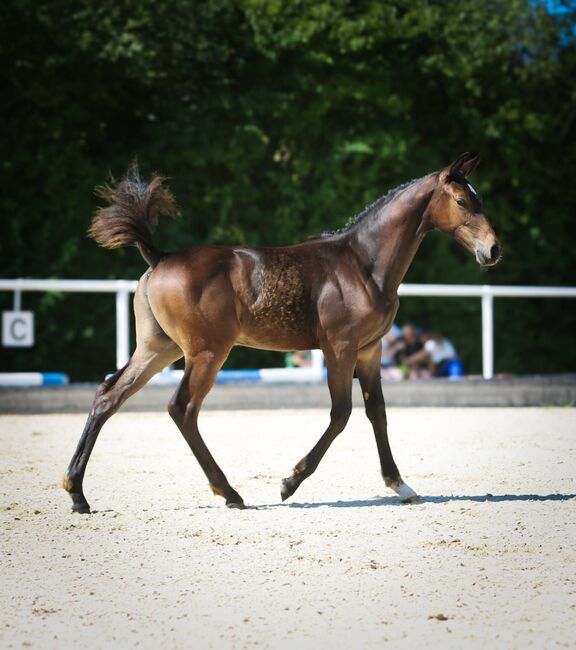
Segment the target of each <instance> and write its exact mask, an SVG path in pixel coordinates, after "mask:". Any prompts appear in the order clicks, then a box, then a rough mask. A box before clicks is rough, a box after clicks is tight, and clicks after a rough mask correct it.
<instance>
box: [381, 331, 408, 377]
mask: <svg viewBox="0 0 576 650" xmlns="http://www.w3.org/2000/svg"><path fill="white" fill-rule="evenodd" d="M401 334H402V331H401V329H400V328H399V327H398V325H396V324H393V325H392V327H391V328H390V330H389V331H388V332H387V333H386V334H385V335H384V336H383V337H382V355H381V357H380V376H381V377H382V379H384V380H385V381H402V379H404V374H403V373H402V369H401V368H399V367H398V365H397V364H396V356H397V354H398V352H399V351H400V350H401V349H402V348H403V347H404V342H403V341H402V337H401Z"/></svg>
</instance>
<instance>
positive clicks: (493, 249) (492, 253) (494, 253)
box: [476, 241, 502, 266]
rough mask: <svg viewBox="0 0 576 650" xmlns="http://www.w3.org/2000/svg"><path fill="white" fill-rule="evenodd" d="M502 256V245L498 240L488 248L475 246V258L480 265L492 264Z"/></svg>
mask: <svg viewBox="0 0 576 650" xmlns="http://www.w3.org/2000/svg"><path fill="white" fill-rule="evenodd" d="M501 257H502V247H501V246H500V242H498V241H496V242H494V244H492V246H490V248H483V247H480V246H478V247H477V248H476V260H477V261H478V264H480V266H494V265H495V264H497V263H498V262H499V260H500V258H501Z"/></svg>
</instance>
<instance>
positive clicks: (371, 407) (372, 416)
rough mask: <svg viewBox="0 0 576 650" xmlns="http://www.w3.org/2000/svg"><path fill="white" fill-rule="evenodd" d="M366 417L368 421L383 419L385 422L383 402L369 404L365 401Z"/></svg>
mask: <svg viewBox="0 0 576 650" xmlns="http://www.w3.org/2000/svg"><path fill="white" fill-rule="evenodd" d="M365 410H366V417H367V418H368V419H369V420H370V422H377V421H384V422H386V406H385V405H384V403H383V402H380V403H377V404H370V403H369V402H366V407H365Z"/></svg>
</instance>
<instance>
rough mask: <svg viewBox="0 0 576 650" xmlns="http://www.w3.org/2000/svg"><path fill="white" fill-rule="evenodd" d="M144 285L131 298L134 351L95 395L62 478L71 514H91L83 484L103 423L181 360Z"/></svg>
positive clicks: (177, 348)
mask: <svg viewBox="0 0 576 650" xmlns="http://www.w3.org/2000/svg"><path fill="white" fill-rule="evenodd" d="M145 283H146V279H145V278H144V279H143V280H141V281H140V284H139V285H138V290H137V292H136V296H135V298H134V314H135V316H136V341H137V344H136V351H135V352H134V354H133V355H132V357H131V358H130V360H129V361H128V363H127V364H126V365H125V366H124V368H121V369H120V370H117V371H116V372H115V373H114V374H113V375H112V376H111V377H109V378H108V379H106V380H105V381H104V382H103V383H102V384H101V385H100V386H99V388H98V390H97V391H96V396H95V398H94V403H93V405H92V410H91V411H90V415H89V416H88V420H87V421H86V425H85V427H84V431H83V433H82V435H81V437H80V442H79V443H78V447H77V449H76V451H75V453H74V455H73V456H72V460H71V461H70V465H69V467H68V471H67V472H66V475H65V477H64V481H63V487H64V489H65V490H66V491H67V492H68V493H69V494H70V496H71V497H72V510H73V511H74V512H90V506H89V505H88V502H87V501H86V498H85V496H84V491H83V489H82V483H83V480H84V473H85V472H86V465H87V464H88V460H89V458H90V454H91V453H92V449H93V448H94V445H95V443H96V439H97V437H98V434H99V433H100V429H101V428H102V426H103V425H104V423H105V422H106V420H108V419H109V418H110V417H111V416H112V415H113V414H114V413H116V411H117V410H118V409H119V408H120V406H121V405H122V404H123V403H124V402H125V401H126V400H127V399H128V398H129V397H130V396H131V395H133V394H134V393H136V392H137V391H138V390H140V388H142V386H144V385H145V384H146V383H147V382H148V381H149V380H150V379H151V378H152V377H153V376H154V375H155V374H156V373H157V372H159V371H160V370H162V369H163V368H165V367H166V366H167V365H169V364H170V363H173V362H174V361H176V360H178V359H180V358H181V357H182V351H181V350H180V348H179V347H178V346H177V345H176V344H175V343H174V341H172V339H170V338H168V336H166V334H165V333H164V332H163V331H162V329H161V328H160V326H159V325H158V323H157V321H156V319H155V318H154V315H153V313H152V310H151V309H150V305H149V304H148V300H147V298H146V296H145Z"/></svg>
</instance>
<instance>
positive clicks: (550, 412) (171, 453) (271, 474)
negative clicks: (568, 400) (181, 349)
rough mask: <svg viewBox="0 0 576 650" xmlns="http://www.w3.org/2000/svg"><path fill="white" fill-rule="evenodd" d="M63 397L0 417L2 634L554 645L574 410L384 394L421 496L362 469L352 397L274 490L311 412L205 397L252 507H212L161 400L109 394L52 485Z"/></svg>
mask: <svg viewBox="0 0 576 650" xmlns="http://www.w3.org/2000/svg"><path fill="white" fill-rule="evenodd" d="M83 421H84V418H83V416H79V415H29V416H17V415H14V416H1V417H0V494H1V504H0V505H1V510H0V517H1V520H2V521H1V524H2V530H1V534H2V554H1V556H0V561H1V568H2V575H1V589H0V612H1V614H0V616H1V621H0V647H2V648H21V647H37V648H64V647H68V648H132V647H138V648H155V649H156V648H194V649H201V648H223V649H228V648H252V647H260V648H288V647H296V648H299V649H307V648H310V649H312V648H315V649H316V648H330V649H332V648H337V649H338V648H342V649H344V648H345V649H348V648H382V647H385V646H389V647H391V648H422V647H426V648H440V647H441V648H443V649H445V648H463V647H464V648H523V649H524V648H527V647H528V646H530V645H532V646H533V647H534V648H554V647H572V648H573V647H575V645H576V496H575V495H576V471H575V470H576V453H575V452H576V410H574V409H554V408H551V409H536V408H534V409H411V410H407V409H406V410H405V409H390V411H389V426H390V437H391V443H392V447H393V450H394V453H395V456H396V460H397V462H398V465H399V467H400V469H401V471H402V473H403V475H404V478H405V479H406V481H407V482H408V483H410V484H411V485H412V487H414V488H415V489H416V490H417V491H418V492H419V493H420V494H421V495H422V496H423V500H422V502H421V503H419V504H417V505H410V506H406V505H400V504H399V502H398V499H397V497H395V496H394V495H393V494H392V493H390V492H389V491H388V490H387V489H386V488H385V487H384V485H383V483H382V481H381V479H380V476H379V467H378V460H377V455H376V450H375V445H374V441H373V437H372V433H371V430H370V427H369V425H368V422H367V421H366V420H365V418H364V416H363V413H362V412H361V411H354V413H353V415H352V418H351V420H350V423H349V425H348V427H347V429H346V431H345V432H344V433H343V434H342V435H341V436H340V437H339V438H338V439H337V440H336V442H335V443H334V445H333V446H332V448H331V449H330V450H329V452H328V454H327V455H326V457H325V458H324V460H323V461H322V463H321V464H320V467H319V469H318V471H317V472H316V474H315V475H314V476H312V477H311V478H310V479H308V480H307V481H306V482H305V483H304V484H303V485H302V486H301V487H300V489H299V491H298V492H297V493H296V494H295V495H294V497H293V498H292V499H291V501H289V502H287V503H286V504H282V503H281V502H280V497H279V483H280V480H281V478H282V477H284V476H287V475H288V474H289V472H290V469H291V467H292V466H293V465H294V464H295V463H296V461H298V460H299V459H300V457H301V456H302V455H303V454H304V453H305V452H307V451H308V450H309V449H310V448H311V447H312V445H313V444H314V443H315V441H316V440H317V438H318V437H319V435H320V433H321V431H322V430H323V428H324V426H325V425H326V424H327V413H326V411H324V410H322V411H317V410H303V411H289V410H276V411H242V412H237V413H234V412H220V411H213V412H207V413H204V414H203V415H202V416H201V426H202V428H203V432H204V437H205V439H206V442H207V444H208V446H209V447H210V449H211V450H212V453H213V454H214V456H215V457H216V459H217V460H218V462H219V463H220V465H221V466H222V468H223V469H224V471H225V472H226V474H227V476H228V478H229V480H230V482H231V484H232V485H233V486H234V487H235V488H236V489H237V490H238V491H239V492H240V494H241V495H242V496H243V497H244V499H245V501H246V503H247V504H250V505H251V506H253V507H252V508H249V509H247V510H244V511H232V510H228V509H227V508H225V507H224V503H223V501H222V500H221V499H219V498H217V497H214V496H213V495H212V494H211V492H210V491H209V489H208V487H207V482H206V479H205V477H204V475H203V474H202V472H201V470H200V468H199V466H198V465H197V463H196V461H195V460H194V458H193V457H192V455H191V454H190V452H189V450H188V448H187V447H186V445H185V443H184V441H183V439H182V438H181V436H180V434H179V433H178V431H177V430H176V428H175V426H174V425H173V424H172V421H171V420H170V419H169V417H168V415H167V414H165V413H158V414H156V413H147V414H135V413H130V414H118V415H116V416H114V417H113V418H112V419H111V420H110V421H109V422H108V423H107V425H106V426H105V427H104V429H103V431H102V434H101V436H100V439H99V440H98V443H97V445H96V448H95V451H94V454H93V456H92V460H91V462H90V464H89V466H88V472H87V477H86V481H85V491H86V496H87V497H88V500H89V502H90V504H91V506H92V508H93V509H94V510H95V512H94V513H93V514H91V515H73V514H71V513H70V512H69V507H70V502H69V498H68V496H67V495H66V493H65V492H63V491H62V490H61V489H60V488H59V482H60V478H61V476H62V474H63V471H64V469H65V468H66V465H67V464H68V461H69V458H70V455H71V453H72V452H73V449H74V447H75V445H76V443H77V440H78V437H79V434H80V430H81V428H82V426H83Z"/></svg>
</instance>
